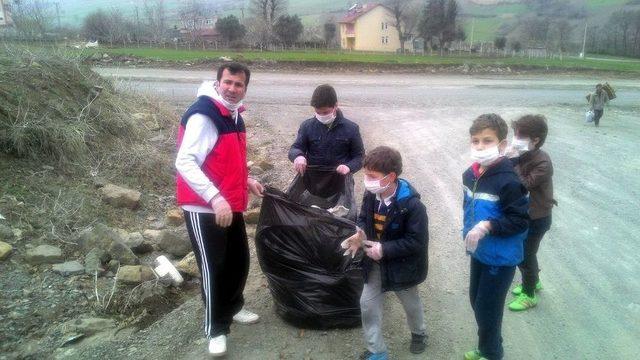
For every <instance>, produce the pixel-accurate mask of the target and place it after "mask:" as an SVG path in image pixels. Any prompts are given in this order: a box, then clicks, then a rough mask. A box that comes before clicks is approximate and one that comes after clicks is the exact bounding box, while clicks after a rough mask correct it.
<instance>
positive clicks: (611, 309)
mask: <svg viewBox="0 0 640 360" xmlns="http://www.w3.org/2000/svg"><path fill="white" fill-rule="evenodd" d="M99 72H100V73H102V74H103V75H110V76H113V75H116V74H117V75H119V76H121V77H122V78H124V79H127V78H129V79H130V81H125V82H123V83H121V84H120V86H123V87H131V88H134V89H137V90H140V91H142V92H146V93H149V94H150V95H152V96H157V97H158V98H163V99H166V100H169V101H172V102H175V103H177V104H180V105H184V104H187V103H188V102H189V101H190V100H191V99H192V98H193V96H194V95H195V91H196V88H197V84H198V83H199V82H200V81H201V80H202V79H205V78H211V76H212V75H213V74H212V73H208V72H186V71H185V72H181V71H173V70H141V69H124V70H118V69H100V70H99ZM603 80H608V81H609V82H610V83H612V84H613V85H614V86H615V87H616V89H617V90H618V95H619V98H618V99H616V100H615V101H613V102H612V104H611V106H610V107H609V108H607V109H606V110H605V114H604V117H603V120H602V122H601V127H600V128H599V129H596V128H594V127H593V125H586V124H584V123H583V119H584V111H585V98H584V96H585V95H586V93H587V92H589V91H592V88H593V85H595V83H597V82H600V81H603ZM321 83H331V84H333V85H335V86H336V88H337V90H338V94H339V98H340V102H341V107H342V109H343V110H344V112H345V114H346V116H347V117H350V118H352V119H353V120H355V121H356V122H358V123H359V124H360V127H361V129H362V132H363V136H364V139H365V146H366V147H367V148H369V149H370V148H372V147H374V146H376V145H380V144H387V145H391V146H394V147H397V148H398V149H400V151H401V152H402V154H403V157H404V159H405V173H404V174H403V176H404V177H406V178H407V179H409V180H411V181H412V182H413V184H414V185H415V186H416V188H417V189H418V191H420V192H421V193H422V196H423V200H424V202H425V203H426V205H427V209H428V212H429V218H430V234H431V240H430V248H429V256H430V269H429V276H428V279H427V281H426V282H425V283H424V284H422V285H421V286H420V290H421V293H422V295H423V298H424V300H425V303H426V314H427V321H428V327H429V336H430V337H429V347H428V350H427V352H426V355H423V356H412V355H411V354H410V353H409V352H408V350H407V346H408V330H407V328H406V325H405V319H404V314H403V312H402V310H401V307H400V305H399V303H398V301H397V299H395V297H394V296H392V295H391V296H388V297H387V302H386V305H385V308H386V310H387V313H386V318H385V332H386V334H387V339H388V343H389V346H390V350H391V353H392V355H393V358H400V359H405V358H407V359H411V358H429V359H460V358H461V357H462V353H463V352H464V351H467V350H469V349H473V348H474V347H475V342H476V335H475V334H476V327H475V321H474V319H473V314H472V312H471V309H470V306H469V301H468V298H467V289H468V262H469V259H468V258H467V257H466V256H465V255H464V251H463V245H462V240H461V235H460V231H461V223H462V222H461V199H462V193H461V190H462V189H461V183H460V175H461V173H462V171H463V169H464V168H465V167H466V166H468V164H469V158H468V154H467V152H468V127H469V125H470V122H471V121H472V119H473V118H474V117H475V116H477V115H479V114H481V113H485V112H496V113H498V114H500V115H502V116H503V117H504V118H505V119H506V120H507V121H510V120H512V119H515V118H516V117H517V116H518V115H521V114H525V113H532V112H533V113H542V114H544V115H546V116H547V118H548V119H549V125H550V135H549V138H548V140H547V144H546V145H545V148H546V150H547V151H548V152H549V153H550V154H551V156H552V159H553V161H554V166H555V176H554V181H555V190H556V198H557V200H558V202H559V204H560V205H559V207H557V208H556V209H555V210H554V219H553V226H552V229H551V231H550V232H549V233H548V234H547V236H546V237H545V239H544V240H543V243H542V245H541V249H540V252H539V260H540V265H541V268H542V273H541V279H542V282H543V284H544V290H543V291H542V292H541V293H540V297H541V301H540V304H539V306H538V307H537V308H535V309H533V310H531V311H528V312H525V313H511V312H509V311H508V310H506V312H505V321H504V328H503V335H504V339H505V349H506V358H507V359H633V358H636V357H637V354H639V353H640V345H639V343H638V336H639V335H640V300H639V299H640V281H639V280H638V274H639V273H640V261H638V258H637V254H638V253H640V242H639V240H640V217H638V213H640V202H639V201H638V198H640V176H639V175H640V145H639V139H640V116H639V114H640V83H638V82H637V81H631V80H624V79H596V78H576V77H575V76H572V77H562V76H558V75H554V77H553V78H544V77H531V76H527V77H524V76H522V77H517V76H513V77H506V76H503V77H494V78H492V77H486V76H485V77H467V76H449V75H448V76H419V75H414V74H413V75H385V74H382V75H364V74H362V75H359V74H349V75H340V74H335V75H328V74H322V75H313V74H275V73H256V74H254V75H253V76H252V79H251V84H250V87H249V95H248V97H247V100H246V102H247V104H248V105H249V111H248V112H247V113H246V118H247V121H248V122H267V123H268V124H269V125H270V126H271V127H272V129H273V130H274V131H276V132H277V133H279V136H281V138H282V139H283V146H282V149H281V150H280V151H281V154H282V156H285V154H286V151H287V148H288V145H289V144H290V143H291V142H292V141H293V137H294V136H295V132H296V130H297V127H298V124H299V122H300V121H301V120H302V119H304V118H307V117H310V113H311V111H310V108H309V106H308V101H309V97H310V95H311V92H312V90H313V88H314V87H315V86H316V85H318V84H321ZM357 179H358V180H359V179H360V177H358V178H357ZM254 259H255V258H254ZM515 281H519V275H516V280H515ZM264 284H265V282H264V279H263V278H262V277H261V275H260V271H259V268H258V265H257V263H256V262H254V263H252V279H251V283H250V284H249V286H248V290H247V294H246V296H247V300H248V302H249V306H250V307H252V308H254V309H257V310H258V311H259V312H260V313H261V315H262V316H263V318H262V321H261V323H260V324H258V325H255V326H252V327H236V328H234V329H233V331H234V333H233V335H232V337H231V339H230V344H229V345H230V355H229V358H230V359H253V358H255V359H258V358H260V359H278V358H287V359H301V358H313V359H341V358H353V357H354V356H355V355H356V354H358V353H359V352H360V351H361V350H362V348H363V345H362V340H361V331H360V329H354V330H346V331H345V330H342V331H330V332H321V331H305V332H304V333H301V332H300V331H299V330H298V329H295V328H293V327H290V326H288V325H286V324H284V323H283V322H282V321H281V320H280V319H279V318H277V317H276V316H275V315H274V314H273V308H272V305H271V299H270V294H269V292H268V290H267V288H266V287H264ZM198 301H199V300H198V299H194V300H193V301H191V302H189V303H187V304H185V305H184V306H183V307H181V308H180V309H178V310H176V311H175V312H174V313H173V314H170V315H169V316H168V317H167V318H166V319H164V320H163V321H162V322H161V323H159V324H156V325H154V326H152V327H150V328H149V329H147V331H146V332H145V333H143V334H139V335H134V336H133V338H132V339H129V340H128V342H123V343H122V345H121V347H122V352H121V354H122V355H123V357H128V356H137V357H142V358H158V357H159V358H174V357H181V358H185V359H187V358H194V357H201V356H203V355H204V354H205V344H204V342H203V341H202V340H200V336H201V331H200V324H201V323H200V319H201V318H200V316H201V311H200V310H199V308H200V306H199V303H198ZM166 348H170V349H173V350H172V351H171V352H167V351H166V350H164V349H166ZM94 350H98V349H94ZM99 353H100V352H99V351H97V352H96V353H95V354H99ZM85 354H86V353H85ZM68 355H73V354H68ZM76 355H78V354H76Z"/></svg>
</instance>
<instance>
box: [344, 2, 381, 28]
mask: <svg viewBox="0 0 640 360" xmlns="http://www.w3.org/2000/svg"><path fill="white" fill-rule="evenodd" d="M378 6H382V7H385V8H386V6H384V5H382V4H377V3H371V4H364V5H362V6H358V7H356V8H355V9H353V10H351V11H349V12H348V13H347V14H346V15H345V16H344V17H343V18H342V19H340V21H338V22H339V23H341V24H353V23H354V22H356V20H357V19H358V18H359V17H361V16H362V15H364V14H366V13H368V12H369V11H371V10H373V9H375V8H377V7H378Z"/></svg>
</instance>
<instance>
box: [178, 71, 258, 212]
mask: <svg viewBox="0 0 640 360" xmlns="http://www.w3.org/2000/svg"><path fill="white" fill-rule="evenodd" d="M215 91H216V89H215V87H214V86H213V83H212V82H205V83H203V84H202V86H201V87H200V89H199V90H198V99H197V100H196V102H195V103H193V105H191V106H190V107H189V109H187V111H186V112H185V113H184V115H183V116H182V120H181V122H180V128H179V130H178V139H177V143H178V155H177V157H176V162H175V165H176V169H177V170H178V173H177V180H176V198H177V201H178V205H180V206H181V207H182V208H183V209H184V210H187V211H194V212H209V213H213V209H212V207H211V200H212V199H213V198H214V197H215V196H216V195H218V194H221V195H222V197H224V199H225V200H227V202H228V203H229V205H230V206H231V210H232V211H233V212H244V211H245V210H246V209H247V204H248V201H249V194H248V185H247V180H248V170H247V138H246V130H245V126H244V121H243V119H242V116H240V114H239V113H240V112H241V111H242V110H243V109H240V110H239V111H238V113H237V116H234V114H232V112H231V111H229V110H228V109H227V108H225V107H224V106H223V105H222V104H221V103H219V102H217V101H215V100H214V99H213V98H214V97H215V96H214V94H215Z"/></svg>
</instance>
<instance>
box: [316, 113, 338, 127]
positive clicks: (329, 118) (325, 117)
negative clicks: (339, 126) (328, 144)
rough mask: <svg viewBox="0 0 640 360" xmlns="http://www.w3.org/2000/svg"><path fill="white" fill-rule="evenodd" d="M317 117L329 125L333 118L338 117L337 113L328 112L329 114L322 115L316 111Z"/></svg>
mask: <svg viewBox="0 0 640 360" xmlns="http://www.w3.org/2000/svg"><path fill="white" fill-rule="evenodd" d="M316 119H317V120H318V121H320V122H321V123H323V124H324V125H329V124H331V123H332V122H333V120H335V119H336V113H335V112H332V113H331V114H327V115H320V114H318V113H316Z"/></svg>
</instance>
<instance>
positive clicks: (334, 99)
mask: <svg viewBox="0 0 640 360" xmlns="http://www.w3.org/2000/svg"><path fill="white" fill-rule="evenodd" d="M337 103H338V95H337V94H336V89H334V88H333V86H331V85H327V84H324V85H320V86H318V87H317V88H316V89H315V90H314V91H313V95H312V96H311V106H313V107H314V108H323V107H334V106H336V104H337Z"/></svg>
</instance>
